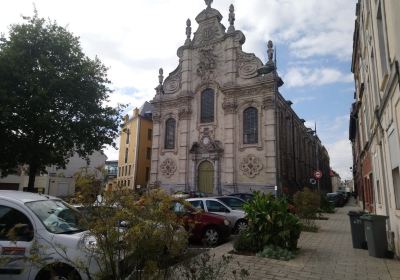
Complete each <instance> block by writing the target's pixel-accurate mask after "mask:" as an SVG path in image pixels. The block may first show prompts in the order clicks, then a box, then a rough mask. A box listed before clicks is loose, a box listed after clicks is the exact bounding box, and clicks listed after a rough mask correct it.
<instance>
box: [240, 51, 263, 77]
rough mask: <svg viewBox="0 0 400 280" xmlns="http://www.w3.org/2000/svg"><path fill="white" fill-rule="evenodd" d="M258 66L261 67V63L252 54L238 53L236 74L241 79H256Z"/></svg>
mask: <svg viewBox="0 0 400 280" xmlns="http://www.w3.org/2000/svg"><path fill="white" fill-rule="evenodd" d="M260 66H262V62H261V60H259V59H258V58H257V57H256V56H255V55H254V54H252V53H244V52H239V54H238V73H239V76H240V77H241V78H244V79H250V78H254V77H256V76H257V69H258V68H259V67H260Z"/></svg>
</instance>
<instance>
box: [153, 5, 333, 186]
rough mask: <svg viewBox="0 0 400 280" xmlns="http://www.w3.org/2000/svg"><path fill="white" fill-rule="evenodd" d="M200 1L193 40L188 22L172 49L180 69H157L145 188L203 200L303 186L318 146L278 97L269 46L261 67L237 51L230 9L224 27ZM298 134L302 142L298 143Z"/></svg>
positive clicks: (240, 35) (239, 35) (238, 41)
mask: <svg viewBox="0 0 400 280" xmlns="http://www.w3.org/2000/svg"><path fill="white" fill-rule="evenodd" d="M205 2H206V5H207V7H206V8H205V9H204V10H203V11H202V12H201V13H200V14H199V15H198V16H197V17H196V21H197V23H198V29H197V31H196V32H194V34H193V38H192V34H191V22H190V20H189V19H188V20H187V22H186V25H187V27H186V36H187V38H186V41H185V43H184V45H183V46H181V47H180V48H179V49H178V51H177V55H178V57H179V63H178V66H177V68H176V69H175V70H174V71H173V72H171V73H170V74H169V75H168V76H167V77H166V78H165V79H164V75H163V74H164V73H163V70H162V69H160V71H159V85H158V86H157V87H156V95H155V97H154V98H153V100H152V101H151V103H152V105H153V107H154V109H153V144H152V162H151V177H150V183H151V184H152V185H158V186H161V187H162V188H164V189H167V190H169V191H170V192H175V191H201V192H205V193H208V194H229V193H233V192H242V191H244V192H249V191H254V190H260V191H263V192H268V191H274V190H275V188H276V187H275V186H277V188H278V191H282V189H283V188H289V187H292V186H296V185H301V184H302V185H303V186H304V185H305V184H307V182H308V178H309V177H310V175H309V173H312V169H315V168H316V167H315V166H311V165H315V164H314V162H316V161H317V160H316V158H314V157H315V156H316V153H314V151H317V149H318V147H319V148H321V149H322V148H323V146H321V145H320V142H319V140H318V141H317V137H316V136H314V135H313V133H312V132H311V133H310V131H309V129H307V128H306V127H305V126H304V120H301V119H299V118H298V117H297V115H296V114H295V113H294V111H293V110H292V109H291V107H290V104H291V103H290V101H289V102H288V101H286V100H285V99H284V98H283V97H282V96H281V95H280V94H279V91H278V88H279V87H280V86H281V85H282V84H283V81H282V80H281V78H280V77H279V76H278V74H277V71H276V67H275V62H274V50H273V44H272V42H271V41H269V42H268V45H267V46H268V49H267V54H268V61H267V62H266V63H265V64H264V63H263V62H262V61H261V60H260V59H259V58H258V57H256V56H255V55H254V54H252V53H246V52H244V51H243V50H242V45H243V44H244V42H245V36H244V34H243V33H242V32H241V31H240V30H236V29H235V27H234V21H235V13H234V7H233V5H231V6H230V8H229V27H228V28H227V29H226V28H225V27H224V25H223V24H222V23H221V20H222V15H221V13H220V12H219V11H217V10H216V9H213V8H212V7H211V3H212V0H206V1H205ZM288 123H290V125H291V126H290V127H286V125H287V124H288ZM287 131H289V132H290V135H288V133H289V132H287ZM295 132H297V134H295ZM303 134H304V135H303ZM299 135H303V136H302V137H299V139H300V138H301V139H302V141H304V142H301V141H297V140H296V141H295V137H297V136H299ZM288 137H291V139H292V141H293V143H292V144H290V143H289V142H288V140H287V139H286V138H288ZM307 137H309V138H310V141H309V143H308V142H307V141H306V140H305V138H307ZM280 138H282V139H281V140H282V141H280ZM303 138H304V139H303ZM294 142H296V144H295V143H294ZM307 143H308V144H307ZM318 143H319V144H318ZM302 144H303V145H304V146H302ZM313 145H314V146H313ZM303 148H304V149H306V148H307V149H308V150H307V151H308V153H309V164H310V166H308V167H307V165H306V161H307V159H306V155H304V159H302V158H301V157H302V155H301V154H302V149H303ZM313 149H314V150H313ZM288 150H291V151H292V153H289V152H288ZM296 151H297V155H296V154H295V153H296ZM307 151H306V150H304V154H305V153H306V152H307ZM322 152H323V151H322ZM325 152H326V150H325ZM321 154H323V153H321ZM326 155H327V152H326ZM291 157H292V158H291ZM302 160H303V161H302ZM292 162H293V163H294V164H292ZM296 164H297V165H298V166H297V168H298V169H299V170H298V171H297V172H296ZM316 164H317V165H318V163H316ZM287 165H288V166H287ZM289 165H290V166H289ZM302 168H303V169H304V170H303V171H301V170H300V169H302ZM328 168H329V156H328ZM292 169H294V172H293V171H290V170H292ZM293 173H294V174H293ZM296 173H297V174H296ZM303 173H304V174H303ZM290 176H292V177H293V176H294V177H293V178H292V179H293V180H292V179H290V178H291V177H290ZM303 177H304V178H303ZM291 180H292V181H291Z"/></svg>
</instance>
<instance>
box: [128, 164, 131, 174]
mask: <svg viewBox="0 0 400 280" xmlns="http://www.w3.org/2000/svg"><path fill="white" fill-rule="evenodd" d="M128 174H129V175H131V165H129V172H128Z"/></svg>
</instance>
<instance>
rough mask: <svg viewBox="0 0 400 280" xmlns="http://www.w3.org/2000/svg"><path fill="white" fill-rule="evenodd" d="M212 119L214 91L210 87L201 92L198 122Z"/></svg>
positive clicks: (208, 121) (211, 120)
mask: <svg viewBox="0 0 400 280" xmlns="http://www.w3.org/2000/svg"><path fill="white" fill-rule="evenodd" d="M213 121H214V91H213V90H212V89H210V88H208V89H206V90H204V91H203V92H202V93H201V114H200V122H202V123H210V122H213Z"/></svg>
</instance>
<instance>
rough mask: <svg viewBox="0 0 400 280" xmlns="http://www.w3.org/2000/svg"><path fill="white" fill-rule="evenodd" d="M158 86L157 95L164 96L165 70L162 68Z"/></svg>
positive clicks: (159, 71) (159, 72)
mask: <svg viewBox="0 0 400 280" xmlns="http://www.w3.org/2000/svg"><path fill="white" fill-rule="evenodd" d="M158 74H159V75H158V86H157V87H156V88H155V90H156V94H163V93H164V90H163V80H164V75H163V74H164V70H163V69H162V68H160V69H159V70H158Z"/></svg>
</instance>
